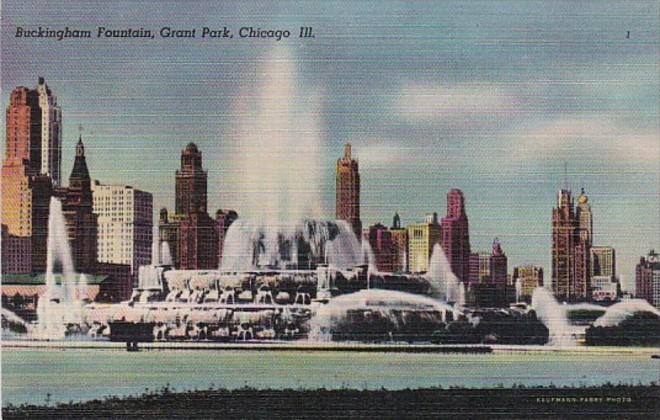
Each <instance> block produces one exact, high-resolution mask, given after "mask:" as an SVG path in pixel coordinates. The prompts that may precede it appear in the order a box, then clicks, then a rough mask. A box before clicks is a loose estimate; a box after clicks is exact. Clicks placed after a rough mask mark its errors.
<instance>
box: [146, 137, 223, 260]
mask: <svg viewBox="0 0 660 420" xmlns="http://www.w3.org/2000/svg"><path fill="white" fill-rule="evenodd" d="M207 176H208V175H207V173H206V171H204V169H203V167H202V152H200V151H199V150H198V149H197V146H196V145H195V144H194V143H189V144H188V145H187V146H186V148H185V149H184V150H183V151H182V152H181V169H179V170H178V171H176V185H175V189H176V198H175V200H176V202H175V214H173V215H171V216H170V215H169V214H168V212H167V209H162V210H161V212H160V218H159V236H160V241H161V242H163V241H167V242H168V244H169V246H170V253H171V255H172V260H173V262H174V266H175V268H177V269H181V270H199V269H215V268H217V267H218V256H219V254H218V231H217V226H216V221H215V220H213V219H212V218H211V217H210V216H209V215H208V213H207Z"/></svg>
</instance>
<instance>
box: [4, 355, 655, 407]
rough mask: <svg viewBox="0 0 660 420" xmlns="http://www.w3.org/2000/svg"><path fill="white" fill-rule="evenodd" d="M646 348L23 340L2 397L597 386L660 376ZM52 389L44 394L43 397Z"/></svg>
mask: <svg viewBox="0 0 660 420" xmlns="http://www.w3.org/2000/svg"><path fill="white" fill-rule="evenodd" d="M659 372H660V363H659V361H658V360H653V359H651V358H650V356H649V355H648V354H623V353H606V354H603V353H598V354H595V353H588V352H586V353H572V352H515V353H492V354H437V353H434V354H413V353H386V352H370V353H356V352H345V351H323V352H319V351H277V350H271V351H244V350H243V351H242V350H223V351H199V350H151V351H142V352H138V353H128V352H126V351H123V350H119V349H107V350H106V349H22V348H20V349H19V348H5V349H4V351H3V352H2V404H3V405H7V404H9V403H12V404H21V403H44V402H45V401H46V399H47V398H48V399H49V401H51V402H59V401H64V402H67V401H81V400H88V399H93V398H100V397H103V396H108V395H131V394H139V393H141V392H143V391H144V390H145V388H149V389H156V388H160V387H163V386H165V385H166V384H170V386H171V387H174V388H175V389H176V390H191V389H205V388H208V387H211V386H215V387H224V388H229V389H231V388H240V387H243V386H250V387H255V388H262V389H263V388H276V389H281V388H305V389H316V388H342V387H349V388H358V389H377V388H381V387H384V388H387V389H403V388H416V387H431V386H443V387H449V386H466V387H495V386H499V385H500V384H501V385H504V386H511V385H513V384H525V385H527V386H530V385H550V384H555V385H600V384H603V383H606V382H613V383H619V382H624V383H634V384H637V383H640V382H641V383H642V384H648V383H650V382H653V381H658V380H659V379H660V378H659V375H660V373H659ZM49 394H50V396H49Z"/></svg>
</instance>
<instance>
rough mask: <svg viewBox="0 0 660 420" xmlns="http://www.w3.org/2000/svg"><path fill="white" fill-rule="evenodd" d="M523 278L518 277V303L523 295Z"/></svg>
mask: <svg viewBox="0 0 660 420" xmlns="http://www.w3.org/2000/svg"><path fill="white" fill-rule="evenodd" d="M522 286H523V284H522V279H521V278H517V279H516V303H518V302H520V297H521V296H522Z"/></svg>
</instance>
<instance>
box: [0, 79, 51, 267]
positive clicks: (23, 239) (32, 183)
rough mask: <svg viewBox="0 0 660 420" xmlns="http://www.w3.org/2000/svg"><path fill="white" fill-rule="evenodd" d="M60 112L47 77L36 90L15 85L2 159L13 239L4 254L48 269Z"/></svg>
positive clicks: (6, 220)
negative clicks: (47, 241)
mask: <svg viewBox="0 0 660 420" xmlns="http://www.w3.org/2000/svg"><path fill="white" fill-rule="evenodd" d="M61 120H62V117H61V111H60V108H59V107H58V106H57V101H56V99H55V97H54V96H53V95H52V93H51V91H50V89H49V88H48V86H47V85H46V83H45V81H44V79H43V78H39V84H38V85H37V87H36V88H35V89H34V90H30V89H28V88H26V87H24V86H19V87H17V88H15V89H14V90H13V91H12V92H11V94H10V97H9V105H8V107H7V113H6V130H7V131H6V141H7V143H6V147H5V159H4V161H3V164H2V200H1V201H2V224H3V225H5V234H6V235H7V238H9V239H10V240H8V241H7V242H5V245H4V246H3V253H8V254H11V255H14V256H16V257H17V258H19V259H20V261H19V260H13V259H12V261H13V262H14V263H15V264H12V266H13V267H21V272H23V270H24V269H25V267H30V269H29V270H28V271H43V270H45V265H46V252H45V243H46V241H45V238H46V236H47V226H48V203H49V201H50V196H51V194H52V187H53V185H59V176H60V175H59V174H60V166H61V153H60V149H61V145H60V137H61Z"/></svg>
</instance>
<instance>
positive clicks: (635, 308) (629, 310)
mask: <svg viewBox="0 0 660 420" xmlns="http://www.w3.org/2000/svg"><path fill="white" fill-rule="evenodd" d="M603 309H604V313H603V315H602V316H601V317H599V318H598V319H596V321H595V322H594V324H593V325H594V327H615V326H618V325H619V324H621V323H622V322H623V321H625V320H626V319H629V318H631V317H633V316H635V314H637V313H642V312H647V313H649V314H653V315H655V316H656V317H660V311H658V310H657V309H656V308H655V307H653V306H652V305H651V304H650V303H648V302H647V301H646V300H644V299H630V300H624V301H622V302H618V303H615V304H614V305H612V306H610V307H608V308H603Z"/></svg>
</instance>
